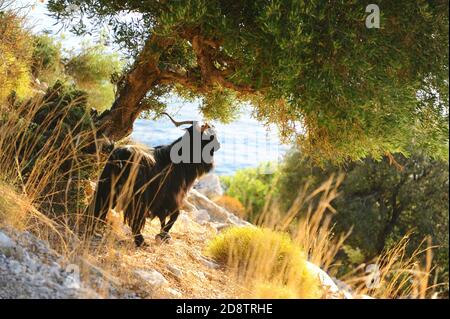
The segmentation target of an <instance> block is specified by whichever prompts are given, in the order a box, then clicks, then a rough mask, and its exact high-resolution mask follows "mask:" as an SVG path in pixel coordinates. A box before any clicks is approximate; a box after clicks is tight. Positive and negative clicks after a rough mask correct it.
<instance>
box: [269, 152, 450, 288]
mask: <svg viewBox="0 0 450 319" xmlns="http://www.w3.org/2000/svg"><path fill="white" fill-rule="evenodd" d="M410 153H411V156H410V158H406V157H404V156H395V157H393V158H392V159H389V158H383V160H381V161H374V160H372V159H366V160H364V161H362V162H360V163H353V164H351V165H348V166H346V167H345V168H343V169H339V168H337V167H335V166H333V165H331V164H328V165H326V166H325V167H324V168H323V169H321V168H318V167H316V166H314V165H312V164H311V161H310V160H309V159H308V158H307V157H305V156H302V155H301V154H300V152H298V151H293V152H292V153H291V154H290V155H289V156H288V157H287V158H286V161H285V163H284V165H283V166H282V167H281V169H280V172H279V174H280V179H279V182H278V184H277V187H278V190H279V198H280V199H281V204H284V205H285V207H289V206H290V205H291V204H292V202H293V201H294V199H295V196H296V194H295V192H293V190H294V189H299V188H300V187H301V186H302V185H304V184H305V183H310V184H312V187H313V188H314V187H317V186H319V185H320V184H321V183H322V182H324V181H325V180H326V179H327V178H328V176H330V174H338V173H339V172H344V173H345V175H346V178H345V180H344V182H343V183H342V185H341V187H340V193H341V194H340V196H339V197H337V199H336V200H334V201H333V203H332V204H333V207H334V208H335V209H336V210H337V212H338V213H337V214H336V215H335V216H334V217H333V220H334V221H335V222H336V225H335V228H334V230H335V231H336V232H337V233H341V232H348V231H349V230H350V229H352V233H351V235H350V237H349V238H348V239H347V240H346V244H347V246H346V247H345V248H344V255H341V259H342V261H343V262H344V263H348V262H349V263H358V262H361V261H367V260H370V259H371V258H373V257H374V256H376V255H379V254H380V253H381V252H382V251H383V250H386V249H388V248H390V247H392V245H393V244H395V243H396V242H398V241H399V240H400V239H401V238H402V237H403V236H404V235H406V234H408V233H409V232H412V235H411V237H410V242H409V246H408V253H412V252H413V251H414V250H415V249H416V248H417V247H418V246H419V244H420V243H421V241H422V240H423V239H424V238H425V237H426V236H430V237H431V238H432V243H433V245H436V246H437V248H435V249H434V263H435V266H436V269H435V272H436V273H437V274H438V276H439V279H440V280H439V281H440V282H448V249H449V246H448V245H449V243H448V227H449V216H448V210H449V206H448V204H449V202H448V198H449V197H448V196H449V193H448V185H449V171H448V164H447V163H446V162H445V161H440V160H433V159H430V158H429V157H427V156H425V155H424V154H423V153H421V152H419V151H417V150H412V151H410ZM394 161H395V162H394ZM284 205H283V206H284ZM443 289H444V290H445V289H447V290H448V287H444V288H443Z"/></svg>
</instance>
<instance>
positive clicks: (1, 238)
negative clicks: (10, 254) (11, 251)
mask: <svg viewBox="0 0 450 319" xmlns="http://www.w3.org/2000/svg"><path fill="white" fill-rule="evenodd" d="M14 246H15V245H14V242H13V240H12V239H11V238H9V237H8V236H7V235H5V234H4V233H2V232H0V249H1V248H12V247H14Z"/></svg>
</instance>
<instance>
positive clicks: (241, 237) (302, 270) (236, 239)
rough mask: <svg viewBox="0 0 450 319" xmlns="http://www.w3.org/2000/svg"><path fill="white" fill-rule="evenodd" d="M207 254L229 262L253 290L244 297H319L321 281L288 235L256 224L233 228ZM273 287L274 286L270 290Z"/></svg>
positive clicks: (214, 242) (210, 246)
mask: <svg viewBox="0 0 450 319" xmlns="http://www.w3.org/2000/svg"><path fill="white" fill-rule="evenodd" d="M206 253H207V255H209V256H211V257H212V258H213V259H215V260H216V261H218V262H220V263H221V264H224V265H227V266H228V268H230V269H231V271H232V272H233V273H234V274H235V277H236V279H235V280H236V281H238V282H241V283H242V284H243V286H245V287H247V289H248V290H249V292H250V296H248V293H245V292H244V294H243V297H255V298H267V297H272V298H280V297H283V296H284V295H285V294H288V295H289V296H291V297H295V298H319V297H321V296H322V294H323V293H322V291H321V289H320V283H319V281H318V278H315V277H314V275H313V274H311V273H310V271H309V270H308V267H307V266H306V258H305V254H304V253H303V251H302V250H301V249H300V248H299V247H298V245H296V244H294V243H293V241H292V240H291V238H290V237H289V235H288V234H286V233H282V232H277V231H273V230H270V229H268V228H257V227H233V228H229V229H227V230H225V231H224V232H223V233H221V234H219V235H218V236H217V237H216V238H214V239H213V240H212V241H210V243H209V244H208V247H207V250H206ZM269 287H272V288H273V289H270V288H269Z"/></svg>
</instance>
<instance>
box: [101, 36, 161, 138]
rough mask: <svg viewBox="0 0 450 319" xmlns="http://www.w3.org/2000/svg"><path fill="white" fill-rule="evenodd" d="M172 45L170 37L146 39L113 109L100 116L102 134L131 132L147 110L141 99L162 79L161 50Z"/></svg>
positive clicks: (117, 135)
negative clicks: (136, 121)
mask: <svg viewBox="0 0 450 319" xmlns="http://www.w3.org/2000/svg"><path fill="white" fill-rule="evenodd" d="M169 44H170V41H169V40H167V39H161V38H158V37H156V36H152V37H151V38H149V39H148V40H147V42H146V44H145V46H144V48H143V49H142V51H141V53H140V54H139V56H138V57H137V59H136V61H135V63H134V65H133V67H132V69H131V70H130V71H129V72H128V74H127V75H126V76H125V77H124V78H123V80H122V81H121V83H120V84H119V85H118V92H117V94H116V100H115V101H114V103H113V105H112V107H111V110H109V111H106V112H104V113H102V114H101V115H100V116H99V118H98V122H97V126H98V127H99V133H100V136H102V135H103V136H106V137H107V138H109V139H110V140H112V141H117V140H120V139H122V138H124V137H126V136H128V135H129V134H130V133H131V132H132V130H133V123H134V121H135V120H136V119H137V118H138V116H139V114H140V113H141V112H142V111H144V110H145V105H142V103H141V101H142V99H143V98H144V97H145V96H146V94H147V92H148V91H149V90H150V89H151V88H152V87H153V86H155V85H156V83H157V82H158V80H159V76H160V73H161V72H160V70H159V68H158V59H159V55H160V52H161V50H162V49H164V48H165V47H167V46H168V45H169Z"/></svg>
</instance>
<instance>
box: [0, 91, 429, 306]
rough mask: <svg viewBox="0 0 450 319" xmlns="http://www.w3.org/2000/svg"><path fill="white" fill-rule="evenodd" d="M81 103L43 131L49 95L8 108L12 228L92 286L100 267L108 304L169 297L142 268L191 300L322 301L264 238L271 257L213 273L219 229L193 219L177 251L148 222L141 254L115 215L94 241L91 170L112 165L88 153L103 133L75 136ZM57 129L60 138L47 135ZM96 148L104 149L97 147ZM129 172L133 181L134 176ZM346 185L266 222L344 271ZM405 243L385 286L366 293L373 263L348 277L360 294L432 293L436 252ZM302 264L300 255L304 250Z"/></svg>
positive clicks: (382, 274) (265, 217)
mask: <svg viewBox="0 0 450 319" xmlns="http://www.w3.org/2000/svg"><path fill="white" fill-rule="evenodd" d="M78 102H79V101H76V100H75V101H72V102H70V103H69V104H68V105H67V106H66V107H63V108H58V109H57V110H55V111H54V112H50V113H49V114H47V115H46V116H45V117H44V118H43V119H42V120H41V122H40V124H39V125H38V126H36V125H35V124H34V123H33V119H34V118H35V115H36V114H37V112H38V111H39V109H41V107H42V105H45V103H48V101H46V100H44V99H43V98H42V97H36V98H34V99H33V100H32V101H31V102H29V103H24V104H22V105H19V106H14V107H13V106H10V105H4V104H3V105H0V121H1V126H0V167H1V172H0V182H1V184H0V216H1V220H2V222H3V223H7V224H9V225H11V226H13V227H17V228H19V229H27V230H30V231H32V232H33V233H34V234H35V235H37V236H38V237H39V238H41V239H43V240H46V241H48V242H49V244H50V246H51V247H52V248H54V249H55V250H57V251H58V252H59V253H60V254H61V255H62V256H64V257H65V259H66V261H67V263H76V264H78V265H79V266H80V267H81V270H82V273H83V278H84V279H85V280H86V281H93V279H92V276H91V275H90V274H91V273H92V271H93V269H95V271H96V272H97V273H98V274H100V276H102V277H103V278H105V280H104V281H102V283H101V284H98V283H95V282H94V283H92V284H96V290H97V291H98V292H99V293H100V294H101V295H102V296H104V297H108V296H109V295H110V293H111V287H112V286H114V287H116V288H115V289H116V290H119V292H118V294H119V295H123V296H126V295H127V293H128V292H127V291H134V292H136V293H137V294H138V295H139V296H141V297H151V298H158V297H168V296H169V295H168V294H167V291H165V290H158V291H152V290H151V287H150V286H148V285H147V284H145V282H143V280H142V279H140V278H139V277H138V276H136V274H135V270H136V269H144V270H145V269H147V270H149V269H156V270H158V271H159V272H160V273H162V274H163V275H164V276H165V277H166V278H167V279H168V281H169V286H170V287H171V288H173V289H175V290H176V291H177V292H178V293H180V294H181V295H180V296H182V297H185V298H218V297H264V298H266V297H279V298H299V297H319V296H320V294H317V293H316V292H314V289H312V290H311V291H309V290H308V289H306V288H305V289H304V290H302V289H300V288H299V287H313V286H314V285H313V284H311V285H310V284H306V282H305V281H304V280H305V278H307V276H306V277H305V276H303V275H302V274H301V273H302V271H303V268H302V267H298V268H295V267H290V266H288V265H289V262H287V263H284V264H283V263H282V265H281V268H278V269H279V270H278V271H277V272H276V273H275V276H274V271H273V270H274V269H275V268H276V267H275V265H276V264H277V263H278V262H279V261H278V259H277V249H274V247H276V245H275V246H273V245H271V243H272V244H273V242H271V238H274V237H273V236H272V237H271V236H264V235H263V237H261V238H259V239H258V240H257V242H258V243H259V244H261V245H262V247H263V249H262V251H264V254H263V253H251V254H248V255H247V256H244V258H243V262H242V258H241V259H240V260H241V264H240V265H244V266H239V267H236V266H237V263H236V262H237V259H236V258H230V259H229V260H227V262H226V264H227V265H228V266H229V267H225V268H224V269H211V268H208V266H206V265H205V264H204V263H203V262H202V258H201V256H200V255H201V253H202V251H204V249H205V243H206V242H207V241H208V240H211V239H213V236H214V235H215V230H214V229H213V228H208V227H207V226H203V225H199V224H196V223H194V222H191V221H190V219H186V220H185V221H183V220H180V221H178V222H177V223H176V224H175V226H174V229H173V231H172V237H173V241H172V243H170V244H168V245H159V244H158V243H157V242H156V241H154V240H153V237H154V235H155V234H156V233H157V232H158V231H159V224H158V223H156V222H155V223H147V224H148V225H147V227H146V229H145V231H144V236H145V237H146V239H147V241H148V243H149V247H147V248H144V249H136V248H135V247H134V246H133V244H132V241H131V238H130V236H129V234H127V232H126V231H124V227H123V225H122V218H121V217H120V214H116V215H114V214H110V219H109V220H110V224H111V226H110V227H107V233H106V235H105V236H104V238H103V240H102V241H100V242H97V243H96V244H95V245H94V243H92V242H91V241H89V240H86V238H85V237H84V234H83V232H82V227H81V226H82V224H83V223H82V221H83V218H82V217H83V213H84V209H85V204H86V203H83V201H82V199H83V198H86V193H90V194H91V195H92V191H91V190H90V180H89V176H86V174H85V172H86V170H87V168H89V169H92V170H93V172H94V174H93V176H92V177H93V178H94V179H96V173H97V172H98V168H99V167H101V166H102V165H103V162H104V159H105V158H104V155H102V154H100V153H99V152H96V153H94V154H91V155H89V156H85V155H83V153H82V152H80V150H81V149H83V148H85V147H87V146H88V145H89V143H90V142H92V140H93V136H95V130H94V128H92V129H91V130H81V131H80V130H79V129H78V128H79V127H80V126H81V124H82V123H81V122H80V123H75V124H74V125H73V128H72V129H71V130H69V131H68V130H67V125H66V124H65V122H64V119H66V118H67V117H68V116H69V114H70V109H71V108H72V107H74V105H75V104H76V103H78ZM30 128H32V130H30ZM48 131H51V132H52V134H50V135H46V136H45V138H43V134H45V133H46V132H48ZM94 142H95V143H98V141H97V140H94ZM96 149H98V148H96ZM130 175H131V177H130V184H131V183H132V180H133V178H135V174H134V173H131V174H130ZM341 181H342V176H339V177H337V178H334V177H331V178H330V179H329V180H328V181H327V182H326V183H324V184H323V185H322V186H321V187H319V188H318V189H316V190H311V189H309V186H308V185H305V186H304V187H303V188H302V189H300V190H299V192H298V194H299V195H298V197H297V200H296V201H295V202H294V204H293V205H292V207H291V208H290V209H289V210H288V211H287V212H283V211H281V210H280V209H279V208H278V205H277V203H274V202H273V201H272V200H271V199H270V198H268V199H267V204H266V207H265V212H264V213H263V214H262V216H261V218H260V219H259V220H258V225H259V226H261V227H263V228H265V229H269V230H270V233H271V234H273V233H289V234H290V238H291V239H289V241H290V242H291V244H290V245H291V247H295V249H294V248H293V251H299V252H303V254H304V256H305V257H306V258H307V259H308V260H310V261H311V262H313V263H314V264H316V265H318V266H320V267H321V268H322V269H324V270H326V271H328V272H329V273H334V271H335V270H336V268H337V267H338V265H336V264H335V256H336V253H337V252H338V251H339V249H340V248H341V247H342V244H343V242H344V240H345V238H346V236H347V235H348V234H343V235H337V234H334V232H333V224H332V217H333V215H334V214H336V212H335V210H334V209H333V207H332V205H331V202H332V201H333V199H334V198H336V196H338V187H339V184H340V182H341ZM130 191H131V187H128V188H127V187H126V191H125V192H124V193H125V196H127V194H128V195H130V194H129V192H130ZM125 201H126V200H125ZM37 208H39V209H37ZM122 208H123V207H122ZM266 235H267V234H266ZM275 237H276V236H275ZM124 240H125V242H124ZM281 242H283V240H281ZM264 243H266V244H264ZM406 243H407V239H404V240H403V241H401V242H400V243H399V244H398V245H397V246H396V247H394V249H392V250H390V251H388V252H386V253H385V254H384V255H383V256H380V257H379V258H377V260H375V261H374V263H375V264H377V265H378V267H379V273H378V275H379V278H380V280H379V281H380V285H379V287H378V288H376V289H373V288H368V287H367V285H366V281H367V277H368V275H367V274H366V273H364V271H365V265H362V266H361V267H360V268H358V269H356V270H355V271H353V272H352V273H350V274H348V275H347V276H346V277H344V278H342V279H343V280H344V281H345V282H346V283H348V284H350V285H351V286H352V287H354V289H355V291H356V292H357V293H358V294H368V295H371V296H374V297H379V298H400V297H414V298H425V297H429V296H431V295H432V293H433V289H434V288H435V286H434V285H430V281H431V280H430V278H429V273H430V271H431V269H430V268H431V258H432V254H431V248H427V249H419V250H418V251H417V252H416V253H415V254H414V255H413V256H406V253H405V247H406ZM236 249H237V248H236V247H233V244H232V245H230V246H229V248H228V250H229V252H228V255H229V256H233V255H236V254H234V253H233V251H237V250H236ZM292 256H294V255H292ZM421 256H425V257H426V258H422V259H424V260H425V263H424V264H423V265H422V264H421V263H419V260H420V258H419V257H421ZM241 257H242V255H241ZM293 258H294V257H293ZM295 258H300V253H298V256H297V257H295ZM295 258H294V259H295ZM287 260H291V261H292V259H289V258H288V259H287ZM170 266H172V267H173V266H175V267H178V268H179V269H180V270H181V271H182V272H183V274H182V276H181V277H176V276H174V275H173V274H172V272H171V271H170V270H169V268H170ZM280 269H281V270H280ZM255 274H256V275H255ZM302 280H303V282H302ZM94 281H95V280H94ZM302 285H303V286H302ZM305 291H308V292H307V293H305ZM170 297H176V296H174V295H173V294H172V295H170ZM324 297H326V296H324Z"/></svg>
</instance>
